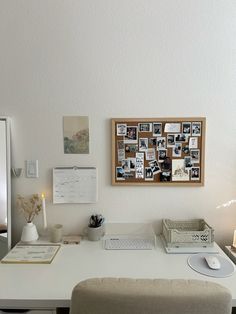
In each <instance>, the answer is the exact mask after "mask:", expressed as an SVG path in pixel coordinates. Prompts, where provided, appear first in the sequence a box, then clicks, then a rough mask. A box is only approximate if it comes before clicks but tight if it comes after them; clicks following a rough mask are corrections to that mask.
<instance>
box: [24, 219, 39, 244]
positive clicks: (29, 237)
mask: <svg viewBox="0 0 236 314" xmlns="http://www.w3.org/2000/svg"><path fill="white" fill-rule="evenodd" d="M38 237H39V235H38V231H37V228H36V226H35V225H34V224H33V223H32V222H28V223H27V224H26V225H25V226H24V227H23V230H22V235H21V241H22V242H31V241H36V240H38Z"/></svg>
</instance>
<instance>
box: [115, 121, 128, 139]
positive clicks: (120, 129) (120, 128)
mask: <svg viewBox="0 0 236 314" xmlns="http://www.w3.org/2000/svg"><path fill="white" fill-rule="evenodd" d="M126 129H127V124H121V123H118V124H117V125H116V135H117V136H121V135H122V136H125V135H126Z"/></svg>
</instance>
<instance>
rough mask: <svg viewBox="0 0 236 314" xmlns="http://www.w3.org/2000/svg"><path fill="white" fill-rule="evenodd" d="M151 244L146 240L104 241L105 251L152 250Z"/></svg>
mask: <svg viewBox="0 0 236 314" xmlns="http://www.w3.org/2000/svg"><path fill="white" fill-rule="evenodd" d="M153 248H154V246H153V243H152V242H151V241H150V240H148V239H130V238H127V239H126V238H121V239H119V238H111V239H106V240H105V249H106V250H152V249H153Z"/></svg>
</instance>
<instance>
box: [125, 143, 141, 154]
mask: <svg viewBox="0 0 236 314" xmlns="http://www.w3.org/2000/svg"><path fill="white" fill-rule="evenodd" d="M125 151H126V153H135V152H137V151H138V145H137V144H125Z"/></svg>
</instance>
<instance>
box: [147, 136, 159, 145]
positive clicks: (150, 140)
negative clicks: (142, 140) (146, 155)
mask: <svg viewBox="0 0 236 314" xmlns="http://www.w3.org/2000/svg"><path fill="white" fill-rule="evenodd" d="M148 144H149V145H150V146H157V138H156V137H151V138H149V139H148Z"/></svg>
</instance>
